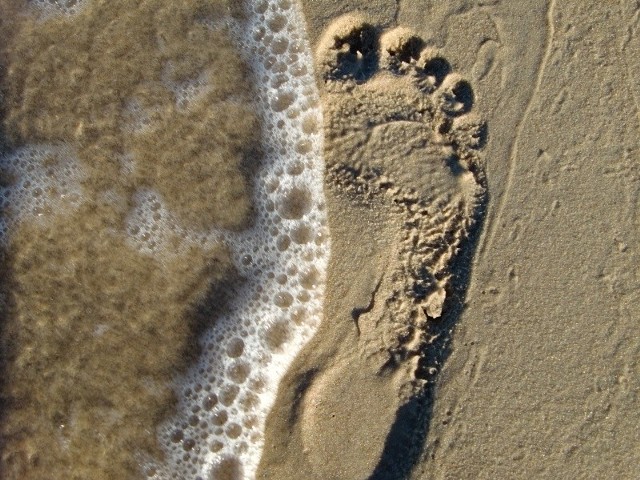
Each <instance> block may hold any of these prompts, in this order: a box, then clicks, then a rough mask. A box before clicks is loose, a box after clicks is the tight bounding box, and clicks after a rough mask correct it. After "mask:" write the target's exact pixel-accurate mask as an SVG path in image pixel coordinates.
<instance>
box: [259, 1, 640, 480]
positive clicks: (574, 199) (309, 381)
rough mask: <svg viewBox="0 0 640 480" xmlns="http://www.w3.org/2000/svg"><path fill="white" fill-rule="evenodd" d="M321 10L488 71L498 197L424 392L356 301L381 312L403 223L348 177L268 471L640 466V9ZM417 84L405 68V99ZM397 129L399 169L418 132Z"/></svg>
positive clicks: (318, 29) (433, 474)
mask: <svg viewBox="0 0 640 480" xmlns="http://www.w3.org/2000/svg"><path fill="white" fill-rule="evenodd" d="M304 5H305V13H306V15H307V21H308V22H309V25H310V27H309V30H310V32H311V34H312V36H313V38H315V39H316V45H317V46H318V45H320V44H321V43H322V35H323V34H324V32H325V31H326V29H327V28H328V29H331V28H335V25H336V24H335V21H336V19H338V18H339V17H340V16H341V15H343V14H347V13H351V12H353V11H358V12H361V13H363V14H364V15H367V16H368V19H369V21H370V22H371V24H372V25H374V26H375V27H376V28H390V27H395V26H401V27H407V28H410V29H413V30H414V31H415V32H416V33H417V34H418V35H419V36H420V37H421V38H422V39H423V40H424V41H425V42H426V43H427V44H428V45H430V46H433V47H434V48H436V49H438V50H439V52H440V53H441V55H442V56H443V57H444V58H446V59H447V60H448V61H449V62H450V64H451V65H452V66H453V67H454V68H455V70H456V71H457V72H460V74H462V75H463V76H465V77H466V78H468V79H469V81H470V82H471V85H472V86H473V89H474V93H475V104H474V107H473V108H474V111H475V112H478V114H479V115H480V116H481V117H482V118H483V119H484V120H485V121H486V125H487V132H488V141H487V144H486V146H485V148H484V149H483V150H482V153H481V155H482V157H483V159H484V162H485V163H486V179H487V192H488V195H487V201H486V206H487V209H486V216H485V219H484V222H483V223H482V225H481V228H480V229H479V231H478V232H477V233H476V234H475V235H473V234H472V237H471V238H469V239H468V241H467V244H468V248H469V249H470V251H468V252H466V253H465V252H464V251H462V252H461V253H460V256H459V259H458V262H457V263H456V264H455V265H454V267H453V269H452V274H453V275H454V279H453V282H452V285H451V287H450V288H451V290H452V292H451V295H449V298H448V299H447V300H446V301H445V304H444V310H443V317H442V318H440V319H438V320H435V321H433V323H429V324H428V325H431V326H430V327H429V328H433V329H434V330H435V332H434V334H435V335H438V336H439V339H438V340H435V343H436V346H435V348H436V349H438V350H437V351H436V352H429V351H428V352H427V353H425V357H426V361H427V363H430V364H431V365H430V366H431V367H433V368H435V370H433V371H432V374H433V376H429V377H428V383H427V386H426V387H425V388H424V390H423V391H422V393H421V394H417V395H413V394H411V395H409V397H410V398H412V400H407V397H406V396H405V394H406V390H404V389H402V388H400V387H399V385H398V382H397V378H398V376H400V377H402V376H403V375H404V376H405V377H406V375H407V374H406V372H401V370H400V368H399V369H398V370H396V372H400V373H397V374H395V373H394V374H392V375H389V374H384V375H381V374H380V373H379V372H376V371H375V369H372V368H369V369H367V364H368V361H366V360H365V359H363V358H362V357H363V356H366V350H367V346H366V345H364V344H363V342H362V339H361V337H360V336H359V335H358V331H357V326H355V325H354V320H353V318H352V315H351V312H352V309H364V310H367V309H371V308H379V307H377V306H374V300H377V299H379V297H380V291H379V290H378V289H379V288H380V285H381V284H380V283H378V282H379V279H380V277H381V275H383V274H384V273H385V272H389V271H390V270H393V268H395V266H394V265H393V263H394V261H395V256H394V255H395V254H394V252H395V251H396V249H397V245H396V244H395V243H394V241H393V240H392V238H393V233H391V232H393V231H394V229H395V227H396V225H394V224H395V223H396V222H397V220H398V219H397V218H393V215H392V217H391V218H389V217H385V216H384V215H383V214H382V213H381V208H380V207H379V206H378V205H376V204H375V202H371V203H369V204H367V205H364V206H363V205H362V204H360V203H357V202H351V203H349V202H340V201H339V199H336V198H335V197H334V190H333V188H332V181H331V178H330V177H329V179H328V185H327V194H328V196H329V198H330V199H333V202H332V201H330V203H329V205H330V206H332V207H333V208H334V210H333V212H332V211H331V209H330V219H331V222H330V228H331V232H332V235H333V239H334V243H333V250H332V255H333V263H332V267H330V276H329V284H328V294H327V295H328V301H327V306H326V311H325V314H326V319H325V322H326V323H325V324H323V328H322V329H321V330H320V332H319V333H318V335H317V336H316V338H315V339H314V340H313V342H312V343H311V344H310V345H309V347H308V349H307V350H306V351H305V352H303V355H301V356H300V357H299V358H298V361H297V362H296V363H295V365H294V367H293V368H292V369H291V374H290V376H289V378H288V382H289V383H285V384H284V385H283V387H282V390H281V393H280V402H279V404H278V406H279V408H280V410H278V409H277V408H276V409H274V413H273V415H272V417H271V418H270V422H271V423H270V428H271V430H268V431H267V439H268V440H267V450H266V452H265V455H264V457H263V462H262V471H261V474H262V476H261V477H260V478H295V477H296V472H297V473H298V478H299V476H300V474H299V472H304V475H302V476H303V477H304V478H336V479H338V478H340V479H343V478H344V479H347V478H348V479H355V478H362V479H364V478H371V479H387V478H393V479H396V478H397V479H400V478H414V479H427V478H451V479H458V478H474V479H475V478H600V477H605V476H608V477H612V478H633V477H634V476H635V475H636V474H637V472H638V471H639V468H640V465H639V463H640V455H639V454H638V450H637V445H638V440H639V438H638V429H637V425H638V411H640V410H639V408H638V407H639V405H638V403H639V398H638V389H639V382H638V378H640V377H639V376H638V373H639V366H638V360H637V358H638V353H639V348H640V340H638V338H639V336H638V327H637V318H638V313H639V312H638V307H637V304H638V302H637V297H638V294H637V290H638V283H637V282H638V280H637V273H636V272H637V265H638V252H637V244H638V241H637V240H638V229H637V218H636V217H637V214H636V209H637V201H638V189H639V184H638V180H639V177H638V170H637V159H638V140H637V138H638V129H639V113H638V90H639V88H638V82H637V81H636V80H635V79H636V78H637V72H638V68H639V66H638V65H639V63H640V62H639V61H638V60H637V59H638V53H640V51H639V49H640V43H639V42H640V41H639V40H638V33H637V30H638V18H639V13H638V12H639V10H638V7H637V5H636V6H635V7H634V5H631V2H627V3H625V2H621V3H620V4H613V3H608V2H607V3H606V4H596V3H594V2H558V3H557V4H556V2H547V3H544V2H518V3H517V4H516V3H514V2H512V3H511V4H503V3H501V2H442V3H440V4H438V3H435V2H421V1H418V0H415V1H410V0H401V1H398V2H395V1H388V2H355V1H354V2H333V1H308V2H304ZM596 18H597V19H598V20H597V21H595V19H596ZM397 90H398V84H397V83H396V84H393V83H389V88H388V90H387V95H388V96H389V98H393V97H395V95H396V94H397ZM324 99H325V101H327V102H328V103H331V104H335V101H332V100H331V99H330V93H326V92H325V97H324ZM398 103H399V104H400V105H402V100H401V99H399V100H398ZM370 105H371V104H370V103H363V105H362V108H363V110H365V111H366V109H367V108H370ZM408 108H409V109H411V108H414V107H412V106H409V107H408ZM374 110H375V107H374ZM372 115H373V114H372ZM388 141H389V143H388V144H387V145H386V146H385V149H384V152H391V153H389V155H388V159H389V163H390V164H389V165H386V166H387V167H388V168H391V164H392V163H393V162H394V161H395V162H398V159H397V158H396V155H394V153H395V152H394V149H397V150H400V151H401V150H402V149H404V148H405V146H406V144H407V139H406V138H403V137H402V136H396V137H395V139H394V137H393V136H391V138H389V139H388ZM379 152H380V150H374V152H373V153H375V154H376V155H373V157H376V156H379ZM426 157H427V158H428V155H426ZM343 158H344V157H343ZM368 158H372V155H371V152H369V156H368ZM326 161H327V162H328V163H329V164H330V163H331V158H330V156H328V157H327V158H326ZM397 168H400V169H403V168H406V167H405V164H404V163H403V164H402V166H400V167H397ZM420 180H422V181H424V182H427V183H428V182H429V181H430V180H429V179H428V178H422V177H418V181H420ZM331 213H333V214H332V215H331ZM396 215H398V214H396ZM396 231H397V230H396ZM469 244H471V245H470V246H469ZM332 276H333V278H334V279H336V280H334V281H333V282H332V281H331V278H332ZM456 278H457V279H458V280H456ZM430 322H431V320H430ZM379 326H380V325H379V324H378V327H379ZM442 337H444V338H442Z"/></svg>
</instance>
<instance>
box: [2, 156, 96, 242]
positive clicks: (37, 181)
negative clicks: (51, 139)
mask: <svg viewBox="0 0 640 480" xmlns="http://www.w3.org/2000/svg"><path fill="white" fill-rule="evenodd" d="M0 169H1V170H2V172H1V174H2V178H3V185H0V211H2V212H3V215H2V216H1V217H0V243H2V244H6V243H7V242H8V241H9V239H10V232H11V230H12V229H13V228H14V227H15V226H16V225H17V224H18V223H20V222H21V221H23V220H36V221H46V220H48V219H49V218H50V217H51V216H53V215H54V214H56V213H58V212H59V211H61V210H65V211H68V210H69V209H73V208H75V207H77V206H78V205H79V203H80V200H81V193H82V189H81V186H80V181H81V180H82V178H83V175H82V171H81V169H80V166H79V162H78V159H77V158H76V156H75V152H74V151H73V150H72V149H71V148H69V147H66V146H61V145H31V146H27V147H23V148H19V149H17V150H14V151H12V152H10V153H9V154H6V155H1V156H0Z"/></svg>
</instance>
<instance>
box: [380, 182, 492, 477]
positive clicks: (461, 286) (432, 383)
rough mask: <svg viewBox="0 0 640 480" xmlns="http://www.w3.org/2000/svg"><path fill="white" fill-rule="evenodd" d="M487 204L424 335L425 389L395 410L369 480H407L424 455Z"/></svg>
mask: <svg viewBox="0 0 640 480" xmlns="http://www.w3.org/2000/svg"><path fill="white" fill-rule="evenodd" d="M487 201H488V194H485V197H484V199H483V202H482V205H480V207H479V209H478V212H477V221H476V223H475V224H474V226H473V227H472V228H471V229H470V231H469V235H468V238H467V240H466V241H465V243H464V245H463V246H462V248H461V249H460V251H459V253H458V255H457V257H456V258H455V260H454V261H453V263H452V265H451V272H452V273H453V277H452V279H451V283H450V288H449V289H448V291H447V301H446V304H445V305H446V307H445V310H444V311H443V313H442V317H440V318H439V319H430V321H429V330H428V331H427V335H429V336H432V337H435V340H434V341H433V342H432V343H430V344H428V345H426V347H425V349H424V351H423V356H422V358H421V362H420V364H419V366H418V372H417V374H416V376H417V377H419V378H422V379H424V380H425V381H426V386H425V388H424V390H423V391H422V392H421V394H420V395H418V396H416V397H414V398H412V399H411V400H410V401H409V402H407V403H406V404H405V405H403V406H402V407H401V408H400V409H399V410H398V412H397V414H396V419H395V422H394V424H393V426H392V427H391V430H390V432H389V435H388V436H387V439H386V441H385V446H384V450H383V452H382V457H381V459H380V462H379V463H378V465H377V466H376V468H375V470H374V472H373V474H372V475H371V476H370V477H369V479H368V480H406V479H407V478H409V476H410V474H411V471H412V470H413V468H414V467H415V465H416V464H417V463H418V461H419V460H420V457H421V455H422V453H423V451H424V447H425V446H426V442H427V438H428V434H429V428H430V426H431V420H432V416H433V407H434V401H435V393H436V383H437V374H438V371H439V370H441V368H442V366H443V365H444V362H445V361H446V360H447V358H448V357H449V355H450V354H451V339H452V334H453V331H454V328H455V326H456V324H457V322H458V320H459V319H460V317H461V315H462V313H463V311H464V309H465V299H466V294H467V286H468V284H469V280H470V278H471V265H472V261H473V256H474V254H475V250H476V246H477V240H478V237H479V235H480V232H481V231H482V224H483V222H484V216H485V215H484V213H485V208H486V205H487Z"/></svg>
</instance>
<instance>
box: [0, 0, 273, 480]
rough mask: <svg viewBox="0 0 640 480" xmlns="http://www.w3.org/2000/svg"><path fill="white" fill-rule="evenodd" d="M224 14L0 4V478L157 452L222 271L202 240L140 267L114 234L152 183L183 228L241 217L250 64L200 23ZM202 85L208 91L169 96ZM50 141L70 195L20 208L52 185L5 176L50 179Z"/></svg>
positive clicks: (253, 128) (107, 471)
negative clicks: (0, 226)
mask: <svg viewBox="0 0 640 480" xmlns="http://www.w3.org/2000/svg"><path fill="white" fill-rule="evenodd" d="M235 6H236V2H225V1H217V2H216V1H214V2H209V1H207V2H202V1H200V2H199V1H193V2H179V3H176V2H162V1H146V2H130V1H118V0H116V1H112V0H110V1H108V2H105V1H96V2H87V3H86V4H85V5H83V6H82V8H80V9H79V11H78V12H77V13H75V14H73V15H58V14H57V13H56V12H53V13H51V12H49V13H48V14H47V15H44V18H43V15H42V11H41V10H39V9H37V8H33V4H32V3H26V2H18V1H10V0H5V1H3V2H2V4H1V7H0V8H1V10H2V16H3V18H4V19H5V20H4V23H3V25H2V27H3V29H4V31H3V35H2V38H3V42H2V48H3V49H2V61H3V67H4V69H5V70H4V77H3V79H2V80H3V82H2V92H3V116H4V118H3V124H2V139H3V144H4V152H5V153H4V155H5V157H4V160H5V161H3V168H4V171H3V174H4V175H3V186H4V187H3V188H4V190H3V191H10V192H11V195H12V197H10V198H9V200H8V201H6V202H4V205H3V215H4V217H5V218H4V220H5V222H8V225H9V231H8V233H5V237H4V239H3V240H4V244H5V249H4V251H3V264H2V269H3V274H2V279H3V284H2V289H3V299H4V301H3V309H2V316H3V324H2V333H3V335H2V356H3V373H2V378H3V385H2V402H3V411H2V420H1V427H0V431H1V436H2V437H1V438H2V452H1V455H2V457H1V465H0V471H2V472H3V473H2V477H3V478H6V479H21V480H22V479H47V480H50V479H63V478H64V479H86V478H95V479H103V478H104V479H125V478H136V477H137V474H138V473H139V472H137V469H138V467H137V463H138V459H137V458H135V456H134V455H133V454H132V452H141V453H146V454H149V455H152V456H154V455H157V454H158V452H159V449H158V446H157V442H156V438H155V427H156V425H157V424H158V422H159V421H160V420H161V419H162V418H163V417H164V416H166V415H167V413H168V411H170V410H171V409H172V408H173V406H174V403H175V395H174V393H173V392H172V390H171V389H170V388H169V387H170V380H171V379H172V378H173V377H174V375H175V373H176V372H177V371H179V370H180V369H182V368H183V367H184V365H185V364H186V363H187V362H188V360H189V358H193V357H194V356H195V354H196V351H195V347H196V343H195V341H194V339H195V336H196V333H197V332H198V331H199V330H201V329H202V328H204V326H205V325H206V323H207V322H210V318H211V317H210V315H203V311H205V310H207V309H215V308H216V306H217V302H213V303H212V302H211V301H210V300H207V299H208V298H209V297H211V295H212V292H214V291H215V289H216V286H217V285H219V284H220V282H221V281H223V280H224V281H226V280H227V279H228V278H229V276H230V275H231V274H232V267H231V264H230V261H229V257H228V252H227V250H226V248H225V247H222V246H220V245H219V244H215V243H214V244H210V245H206V246H204V247H203V246H198V245H195V244H192V245H190V246H189V247H188V248H184V249H182V250H181V251H180V253H179V254H175V255H161V256H156V257H155V258H154V257H151V256H149V255H145V254H144V253H143V252H141V247H140V245H142V246H144V247H145V248H148V249H151V250H153V248H154V245H152V244H149V243H148V242H147V243H145V241H146V240H148V238H141V239H140V240H139V241H138V242H137V243H136V242H135V241H134V242H131V241H130V240H128V239H127V236H126V235H124V232H125V230H126V229H127V221H126V219H127V216H128V215H129V213H130V211H131V209H132V204H133V201H134V200H133V196H134V193H135V192H137V191H139V190H140V189H145V188H149V189H154V190H156V191H157V192H159V193H160V194H161V196H162V198H163V199H164V201H165V202H166V204H167V205H168V206H169V208H170V209H172V210H173V211H174V212H176V214H177V215H178V216H179V217H180V218H181V219H182V220H183V221H184V224H185V225H186V226H187V227H192V226H194V227H200V228H201V227H210V226H213V225H215V226H219V227H220V226H221V227H227V228H239V227H241V226H242V225H244V224H246V223H247V222H248V221H249V216H250V210H251V202H250V198H251V196H250V187H249V182H248V180H247V169H246V168H245V166H244V165H245V164H246V163H247V162H248V161H251V162H253V163H255V155H256V153H255V151H256V150H257V139H258V136H259V134H260V125H259V123H258V120H257V118H256V116H255V115H254V114H253V113H252V109H251V108H249V106H248V103H247V102H248V99H249V98H250V97H251V96H252V95H253V94H252V92H251V86H250V84H249V83H247V77H248V74H247V72H248V69H247V66H246V64H245V63H244V62H243V61H242V60H241V59H240V56H239V55H238V51H237V49H236V47H235V46H233V45H232V44H231V42H230V39H229V36H228V34H227V33H226V32H225V29H224V28H209V26H208V25H207V22H209V21H213V20H216V19H218V18H221V17H222V16H223V15H224V16H228V15H229V12H230V11H231V10H234V12H232V13H233V14H236V13H238V12H235V10H236V9H235ZM7 18H11V21H10V22H7V21H6V19H7ZM212 46H213V47H214V48H212ZM201 77H205V80H204V81H203V82H202V83H203V84H206V85H207V88H206V89H203V91H201V92H196V94H191V95H183V94H182V92H184V90H185V83H190V82H197V81H199V79H200V78H201ZM196 86H197V85H196ZM181 95H183V96H184V97H185V99H184V101H185V102H190V104H189V107H190V108H185V105H183V104H181V100H182V98H181ZM193 97H197V101H192V99H193ZM139 112H145V115H148V117H146V116H143V115H141V114H140V113H139ZM140 122H142V124H141V123H140ZM61 144H63V145H64V146H65V147H64V148H66V149H68V152H71V153H70V155H72V156H73V157H74V158H72V160H71V161H72V162H74V163H75V164H76V165H77V168H76V170H78V171H81V172H82V174H81V175H77V176H76V178H68V179H67V181H68V182H70V183H74V182H75V183H78V184H79V185H80V192H81V199H80V200H78V201H75V203H74V202H71V201H70V205H66V208H62V206H64V205H62V206H61V204H60V202H58V203H55V202H49V203H47V202H45V203H44V207H42V208H40V209H38V210H37V211H33V210H32V209H31V205H32V204H33V202H32V201H31V200H30V199H33V198H35V197H38V196H39V195H43V196H48V197H49V198H56V196H59V192H58V191H57V190H56V188H59V187H56V185H52V186H50V187H49V189H48V190H47V191H44V192H43V191H41V190H40V191H39V190H38V188H37V186H34V185H27V184H24V185H17V184H16V183H15V182H16V181H21V179H22V178H23V176H21V175H20V173H21V172H25V171H34V170H35V171H36V172H37V173H38V174H39V175H40V177H47V176H51V175H53V176H55V175H57V174H58V173H57V172H58V171H59V168H58V166H59V163H60V160H59V159H58V158H57V157H56V155H54V153H55V149H56V148H57V147H56V146H58V145H61ZM33 145H39V146H41V147H38V148H40V150H37V151H36V152H35V154H34V148H35V147H33ZM52 152H54V153H52ZM68 152H67V153H68ZM129 155H133V156H134V157H135V163H132V162H130V161H129V159H128V158H127V156H129ZM16 158H17V160H15V159H16ZM12 159H13V160H15V161H13V164H12V163H11V162H12ZM12 165H13V166H12ZM178 166H179V168H178ZM19 197H25V198H26V200H24V201H20V200H19ZM30 202H31V203H30ZM20 205H22V207H20V208H16V206H20ZM230 206H232V208H230ZM133 233H135V232H133ZM131 237H133V238H135V235H132V236H131ZM169 237H171V238H169V242H173V243H174V244H176V245H177V244H178V243H179V240H180V239H179V238H178V237H177V235H169ZM170 250H171V249H169V251H170ZM214 298H215V297H214Z"/></svg>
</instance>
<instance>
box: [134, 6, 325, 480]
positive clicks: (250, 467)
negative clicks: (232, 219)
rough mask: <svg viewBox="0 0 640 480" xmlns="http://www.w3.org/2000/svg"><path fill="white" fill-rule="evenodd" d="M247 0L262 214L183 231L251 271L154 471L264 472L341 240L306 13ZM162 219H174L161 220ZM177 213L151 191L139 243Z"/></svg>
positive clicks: (245, 27)
mask: <svg viewBox="0 0 640 480" xmlns="http://www.w3.org/2000/svg"><path fill="white" fill-rule="evenodd" d="M247 12H248V16H247V18H246V19H243V20H241V21H233V23H231V21H230V23H229V24H228V26H229V28H230V30H231V32H232V34H233V36H234V38H235V40H236V42H237V43H238V45H239V46H240V50H241V51H242V52H243V55H244V56H245V61H247V63H248V64H249V65H250V66H251V68H252V73H253V76H254V78H255V80H256V81H257V83H258V85H257V88H256V91H257V92H258V93H257V99H256V109H257V111H258V113H259V115H260V117H261V120H262V125H263V137H262V148H263V149H264V158H263V159H262V163H261V166H260V168H259V170H258V171H257V173H256V176H255V178H254V206H255V218H254V221H253V223H252V225H251V226H250V227H249V228H248V229H247V230H244V231H242V232H237V233H236V232H230V231H223V230H215V231H211V232H206V233H196V232H182V233H183V236H184V238H187V239H188V240H189V241H193V242H199V243H209V242H217V241H220V240H223V241H224V243H226V244H227V245H228V246H229V247H230V248H231V251H232V258H233V261H234V264H235V266H236V268H237V269H238V271H239V273H240V275H241V277H242V282H241V284H240V285H238V286H237V287H235V288H234V290H233V292H232V295H231V298H230V300H229V305H228V308H226V309H225V312H224V313H223V314H221V315H220V318H217V319H216V320H215V325H214V326H213V327H212V328H211V329H210V330H208V331H207V332H206V333H205V334H204V336H203V337H202V338H201V340H200V342H201V346H202V349H203V353H202V355H201V357H200V359H199V360H198V362H197V364H196V365H195V366H193V367H192V368H191V369H190V371H189V372H188V373H187V374H186V375H184V376H182V377H181V378H179V379H177V380H176V384H177V385H178V390H179V397H180V400H179V406H178V409H177V412H178V413H177V414H176V415H175V416H174V417H173V418H171V419H170V420H169V421H167V422H166V423H165V424H164V425H162V427H161V428H160V432H159V439H160V443H161V445H162V448H163V449H164V451H165V453H166V456H165V457H166V458H165V461H164V462H162V463H157V462H150V463H149V465H148V472H149V477H150V478H153V479H164V478H201V479H210V478H212V479H213V478H218V477H222V476H223V475H227V476H224V477H223V478H253V477H254V476H255V472H256V469H257V466H258V462H259V460H260V456H261V452H262V449H263V443H264V425H265V420H266V417H267V414H268V412H269V410H270V409H271V407H272V405H273V402H274V400H275V395H276V392H277V388H278V384H279V383H280V380H281V379H282V377H283V375H284V374H285V372H286V370H287V368H288V367H289V365H290V364H291V362H292V360H293V359H294V358H295V356H296V355H297V354H298V352H299V351H300V349H301V348H302V347H303V346H304V345H305V343H306V342H307V341H308V340H309V339H310V338H311V337H312V335H313V334H314V332H315V331H316V328H317V325H318V323H319V321H320V318H321V315H322V302H323V295H324V283H325V274H326V269H327V262H328V257H329V251H330V242H329V235H328V229H327V220H326V213H325V204H324V194H323V161H322V148H323V145H322V131H321V128H320V126H321V125H322V113H321V110H320V107H319V98H318V91H317V88H316V85H315V80H314V76H313V67H312V57H311V51H310V47H309V43H308V40H307V37H306V33H305V26H304V21H303V18H302V14H301V11H300V7H299V6H298V5H297V4H295V3H294V2H292V1H289V0H268V1H267V0H260V1H255V2H254V1H249V2H247ZM212 28H215V26H213V27H212ZM205 88H206V87H205ZM196 90H197V89H196ZM188 96H189V95H188V92H187V93H186V96H185V99H182V96H179V98H181V101H183V102H188ZM154 215H155V220H154ZM157 222H166V223H165V224H164V225H160V226H159V227H156V228H153V225H154V223H157ZM171 224H174V222H173V221H172V220H171V213H170V212H169V211H168V210H167V209H166V207H165V206H164V204H163V202H162V199H161V198H160V197H159V196H158V195H157V194H155V193H154V192H149V191H146V192H140V195H139V197H138V207H137V209H136V210H135V213H134V214H133V216H132V217H131V228H132V231H134V234H133V235H132V236H131V239H132V240H134V241H136V239H137V244H138V246H139V248H141V249H142V250H146V251H148V252H150V253H151V252H153V251H155V250H156V249H159V250H162V248H161V245H162V241H161V238H160V237H161V233H154V232H162V231H166V229H167V228H168V226H169V225H171ZM140 232H142V233H140ZM136 235H137V236H136Z"/></svg>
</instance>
